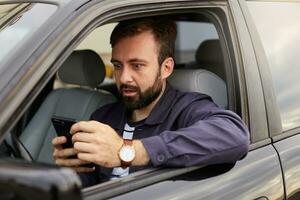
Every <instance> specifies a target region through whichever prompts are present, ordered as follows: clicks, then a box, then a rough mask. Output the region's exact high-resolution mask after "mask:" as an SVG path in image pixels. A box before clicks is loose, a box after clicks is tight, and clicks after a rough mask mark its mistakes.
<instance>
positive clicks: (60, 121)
mask: <svg viewBox="0 0 300 200" xmlns="http://www.w3.org/2000/svg"><path fill="white" fill-rule="evenodd" d="M51 121H52V124H53V126H54V128H55V131H56V134H57V135H58V136H65V137H66V138H67V142H66V143H64V144H63V145H62V146H63V148H72V147H73V143H72V135H71V133H70V129H71V126H72V125H73V124H75V123H76V122H77V121H76V120H75V119H71V118H65V117H58V116H53V117H52V118H51ZM70 158H77V155H75V156H71V157H70ZM82 166H83V167H89V168H93V167H94V166H95V164H94V163H88V164H84V165H82Z"/></svg>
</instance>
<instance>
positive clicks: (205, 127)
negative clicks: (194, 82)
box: [52, 18, 249, 185]
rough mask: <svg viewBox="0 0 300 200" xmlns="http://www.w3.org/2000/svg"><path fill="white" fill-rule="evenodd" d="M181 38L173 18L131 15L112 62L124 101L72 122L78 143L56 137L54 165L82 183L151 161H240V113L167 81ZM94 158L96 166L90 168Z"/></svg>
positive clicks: (243, 144) (243, 146) (115, 37)
mask: <svg viewBox="0 0 300 200" xmlns="http://www.w3.org/2000/svg"><path fill="white" fill-rule="evenodd" d="M175 39H176V25H175V23H174V22H172V21H170V20H167V19H163V18H143V19H133V20H127V21H123V22H120V23H119V24H118V25H117V26H116V28H115V29H114V31H113V33H112V35H111V45H112V59H111V62H112V63H113V65H114V68H115V70H114V75H115V80H116V84H117V87H118V90H119V93H120V95H121V97H122V101H121V102H117V103H113V104H110V105H106V106H104V107H102V108H100V109H98V110H96V111H95V112H94V113H93V114H92V116H91V121H82V122H78V123H76V124H74V125H73V126H72V128H71V131H70V132H71V134H73V137H72V141H73V143H74V148H70V149H62V147H61V145H62V144H63V143H64V142H66V138H65V137H57V138H55V139H53V141H52V143H53V145H54V148H55V150H54V153H53V155H54V159H55V160H56V163H57V164H58V165H61V166H68V167H72V168H74V169H75V170H76V171H78V172H84V173H83V175H81V177H82V180H83V182H84V185H92V184H95V183H98V182H101V181H104V180H109V179H113V178H118V177H123V176H126V175H128V174H129V172H133V171H136V170H139V169H143V168H145V167H159V166H178V167H183V166H192V165H200V164H201V165H209V164H217V163H234V162H236V161H237V160H239V159H241V158H242V157H243V156H244V155H245V154H246V153H247V151H248V145H249V133H248V131H247V128H246V127H245V126H244V124H243V122H242V121H241V119H240V118H239V117H238V116H237V115H236V114H235V113H233V112H231V111H228V110H223V109H221V108H219V107H218V106H216V105H215V104H214V103H213V102H212V100H211V98H210V97H209V96H207V95H204V94H199V93H183V92H180V91H178V90H175V89H174V88H172V86H171V85H169V84H168V82H167V78H168V77H169V76H170V75H171V73H172V71H173V67H174V59H173V54H174V44H175ZM75 154H77V157H78V159H70V158H68V157H69V156H72V155H75ZM91 162H92V163H95V164H96V168H95V167H94V168H88V167H85V166H84V164H86V163H91ZM86 172H92V173H86Z"/></svg>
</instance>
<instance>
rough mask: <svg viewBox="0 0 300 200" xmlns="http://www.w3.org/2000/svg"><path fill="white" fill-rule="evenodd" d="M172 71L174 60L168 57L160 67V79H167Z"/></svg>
mask: <svg viewBox="0 0 300 200" xmlns="http://www.w3.org/2000/svg"><path fill="white" fill-rule="evenodd" d="M173 69H174V59H173V58H172V57H168V58H166V59H165V60H164V62H163V63H162V66H161V78H162V79H167V78H168V77H169V76H170V75H171V74H172V72H173Z"/></svg>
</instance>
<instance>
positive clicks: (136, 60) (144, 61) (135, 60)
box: [110, 58, 148, 63]
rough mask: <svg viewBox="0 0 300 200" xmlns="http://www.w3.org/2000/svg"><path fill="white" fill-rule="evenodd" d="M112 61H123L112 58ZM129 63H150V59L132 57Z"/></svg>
mask: <svg viewBox="0 0 300 200" xmlns="http://www.w3.org/2000/svg"><path fill="white" fill-rule="evenodd" d="M110 62H111V63H121V61H119V60H117V59H114V58H112V59H111V60H110ZM128 62H129V63H133V62H143V63H148V61H146V60H144V59H140V58H132V59H130V60H129V61H128Z"/></svg>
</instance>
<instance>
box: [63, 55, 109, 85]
mask: <svg viewBox="0 0 300 200" xmlns="http://www.w3.org/2000/svg"><path fill="white" fill-rule="evenodd" d="M58 77H59V79H60V80H61V81H63V82H65V83H68V84H75V85H80V86H89V87H92V88H96V87H97V86H98V85H99V84H100V83H102V81H103V80H104V78H105V65H104V63H103V61H102V59H101V58H100V56H99V55H98V54H97V53H95V52H94V51H92V50H78V51H74V52H73V53H72V54H71V55H70V56H69V57H68V58H67V60H66V61H65V62H64V63H63V64H62V66H61V67H60V68H59V70H58Z"/></svg>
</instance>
